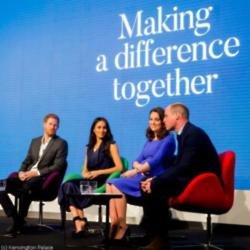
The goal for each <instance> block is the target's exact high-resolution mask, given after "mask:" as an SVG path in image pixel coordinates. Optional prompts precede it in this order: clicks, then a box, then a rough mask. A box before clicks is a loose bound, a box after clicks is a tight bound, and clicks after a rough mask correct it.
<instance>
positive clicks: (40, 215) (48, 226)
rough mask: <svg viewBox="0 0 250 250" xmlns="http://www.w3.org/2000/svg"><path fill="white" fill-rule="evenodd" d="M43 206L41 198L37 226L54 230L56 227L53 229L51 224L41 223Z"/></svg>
mask: <svg viewBox="0 0 250 250" xmlns="http://www.w3.org/2000/svg"><path fill="white" fill-rule="evenodd" d="M43 206H44V202H43V201H42V200H40V201H39V222H38V226H39V227H41V228H46V229H49V230H51V231H56V229H54V227H53V226H50V225H46V224H44V223H43Z"/></svg>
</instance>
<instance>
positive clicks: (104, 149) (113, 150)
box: [58, 117, 122, 238]
mask: <svg viewBox="0 0 250 250" xmlns="http://www.w3.org/2000/svg"><path fill="white" fill-rule="evenodd" d="M116 171H122V163H121V159H120V156H119V151H118V147H117V145H116V143H115V141H114V140H113V135H112V133H111V130H110V126H109V123H108V121H107V120H106V119H105V118H103V117H98V118H96V119H95V120H94V121H93V123H92V126H91V129H90V135H89V143H88V145H87V150H86V155H85V160H84V166H83V170H82V176H83V179H85V180H95V181H97V182H98V186H100V185H102V184H104V183H105V182H106V180H107V178H108V176H109V175H110V174H111V173H113V172H116ZM81 181H82V179H76V180H70V181H67V182H65V183H64V184H63V185H62V186H61V188H60V190H59V194H58V202H59V204H60V206H63V207H64V208H65V209H66V210H67V211H70V212H71V214H72V216H73V222H74V225H75V231H73V233H72V236H73V237H74V238H78V237H82V236H84V231H85V228H86V223H87V219H86V218H85V217H84V211H83V208H86V207H88V206H90V205H91V199H88V198H85V199H77V198H74V197H69V196H68V194H70V193H79V194H80V189H79V186H80V182H81Z"/></svg>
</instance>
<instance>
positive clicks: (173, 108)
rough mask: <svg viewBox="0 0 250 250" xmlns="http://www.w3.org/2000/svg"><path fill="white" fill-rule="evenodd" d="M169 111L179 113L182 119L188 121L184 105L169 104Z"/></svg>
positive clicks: (186, 109) (187, 111) (187, 113)
mask: <svg viewBox="0 0 250 250" xmlns="http://www.w3.org/2000/svg"><path fill="white" fill-rule="evenodd" d="M170 110H171V111H172V112H173V113H179V114H180V115H181V116H182V117H183V118H186V119H187V120H189V110H188V108H187V107H186V106H185V105H184V104H182V103H173V104H170Z"/></svg>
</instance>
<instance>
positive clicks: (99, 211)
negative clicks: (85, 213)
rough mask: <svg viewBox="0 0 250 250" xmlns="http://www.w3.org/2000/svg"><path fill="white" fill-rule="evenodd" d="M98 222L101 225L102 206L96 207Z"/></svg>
mask: <svg viewBox="0 0 250 250" xmlns="http://www.w3.org/2000/svg"><path fill="white" fill-rule="evenodd" d="M98 222H99V223H102V205H99V207H98Z"/></svg>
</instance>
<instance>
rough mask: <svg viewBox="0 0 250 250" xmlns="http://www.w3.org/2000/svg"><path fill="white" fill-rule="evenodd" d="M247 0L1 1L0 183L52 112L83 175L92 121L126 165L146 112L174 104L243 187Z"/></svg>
mask: <svg viewBox="0 0 250 250" xmlns="http://www.w3.org/2000/svg"><path fill="white" fill-rule="evenodd" d="M249 9H250V2H249V1H248V0H239V1H233V0H228V1H222V0H214V1H213V0H211V1H209V0H197V1H171V0H154V1H142V0H137V1H133V0H131V1H128V0H127V1H125V0H116V1H110V0H99V1H92V0H72V1H70V0H53V1H51V0H36V1H31V0H27V1H19V0H6V1H1V2H0V100H1V105H0V178H5V177H6V176H7V175H8V173H10V172H11V171H13V170H16V169H18V168H19V166H20V163H21V161H22V160H23V159H24V157H25V155H26V152H27V148H28V146H29V143H30V140H31V138H32V137H35V136H38V135H40V134H41V133H42V119H43V116H44V115H45V114H46V113H49V112H55V113H57V114H58V115H59V116H60V118H61V126H60V129H59V131H58V134H59V135H61V136H62V137H63V138H65V139H66V140H67V141H68V143H69V157H68V162H69V167H68V172H80V168H81V166H82V163H83V158H84V151H85V145H86V143H87V140H88V134H89V128H90V125H91V123H92V121H93V119H94V118H95V117H97V116H104V117H106V118H107V119H108V120H109V122H110V125H111V128H112V132H113V134H114V137H115V140H116V142H117V144H118V146H119V149H120V154H121V155H122V156H124V157H126V158H127V159H128V160H129V162H130V163H131V162H132V160H133V159H134V158H135V157H136V156H137V155H138V154H139V152H140V151H141V149H142V147H143V144H144V142H145V129H146V127H147V124H148V113H149V111H150V109H151V108H152V107H155V106H162V107H164V106H166V105H167V104H169V103H171V102H183V103H185V104H186V105H187V106H188V107H189V108H190V111H191V121H192V122H193V123H195V124H197V125H198V126H201V127H202V128H203V129H204V130H206V131H207V133H208V134H209V135H210V137H211V139H212V141H213V142H214V144H215V146H216V148H217V150H218V152H222V151H225V150H228V149H231V150H234V151H235V152H236V156H237V164H236V188H238V189H249V188H250V171H249V167H250V166H249V162H250V140H249V136H248V134H249V132H248V130H249V127H248V126H249V120H250V112H249V108H250V105H249V104H250V98H249V96H250V84H249V79H250V66H249V58H250V46H249V44H250V39H249V34H250V29H249V24H250V20H249Z"/></svg>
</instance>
